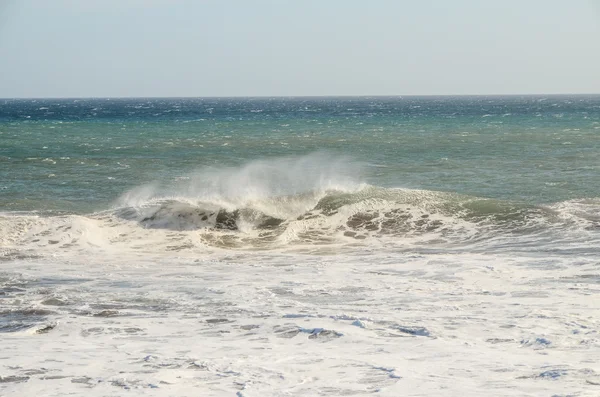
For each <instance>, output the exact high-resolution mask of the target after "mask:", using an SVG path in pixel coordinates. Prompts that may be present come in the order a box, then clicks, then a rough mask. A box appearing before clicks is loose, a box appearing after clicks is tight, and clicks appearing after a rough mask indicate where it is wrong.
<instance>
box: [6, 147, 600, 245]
mask: <svg viewBox="0 0 600 397" xmlns="http://www.w3.org/2000/svg"><path fill="white" fill-rule="evenodd" d="M364 167H365V166H364V165H361V164H357V163H354V162H352V161H350V160H349V159H347V158H335V157H332V156H328V155H327V154H324V153H319V154H314V155H310V156H304V157H299V158H293V157H290V158H283V159H276V160H268V161H267V160H264V161H255V162H251V163H249V164H246V165H244V166H241V167H237V168H235V167H232V168H220V169H217V168H205V169H202V170H199V171H197V172H195V173H192V174H189V175H184V176H179V177H176V178H174V182H172V183H170V184H158V183H155V184H151V185H144V186H140V187H136V188H134V189H132V190H130V191H128V192H126V193H124V194H123V195H122V196H121V197H120V198H119V199H118V200H117V201H116V202H115V205H114V207H113V208H112V209H109V210H105V211H102V212H98V213H94V214H89V215H86V216H80V215H65V216H46V217H44V216H37V215H22V214H8V215H6V214H5V215H4V216H0V247H1V248H3V249H4V253H5V256H11V255H13V254H14V252H19V255H24V254H23V252H26V253H29V254H32V255H34V254H37V253H39V252H40V251H44V250H48V249H49V250H53V252H55V251H56V250H59V251H61V250H62V251H63V252H70V251H72V250H78V251H81V250H82V251H86V250H90V249H101V250H114V249H121V250H133V251H136V252H140V253H143V252H154V251H182V250H202V249H206V248H207V247H218V248H226V249H285V248H290V247H299V246H301V247H305V246H315V245H317V246H321V245H328V244H336V245H341V246H344V245H350V246H356V245H357V244H369V243H375V244H389V245H394V246H401V247H415V246H421V247H422V246H428V247H436V246H437V247H439V246H443V247H444V248H445V249H447V248H448V247H458V246H463V247H464V246H468V247H469V248H470V249H492V248H494V247H496V248H497V247H516V246H518V245H519V244H521V245H524V246H525V245H527V244H530V245H535V244H537V245H540V244H547V245H548V246H550V245H552V244H555V243H556V242H560V241H562V242H568V243H569V244H571V243H574V242H576V243H577V244H579V243H581V242H591V243H593V244H596V245H597V243H598V239H599V234H600V233H599V232H600V199H587V200H571V201H566V202H562V203H557V204H555V205H550V206H532V205H527V204H524V203H518V202H511V201H503V200H496V199H488V198H480V197H473V196H467V195H461V194H458V193H451V192H439V191H429V190H413V189H404V188H385V187H377V186H371V185H367V184H364V183H361V179H362V178H361V174H362V173H363V171H364ZM591 243H590V244H591Z"/></svg>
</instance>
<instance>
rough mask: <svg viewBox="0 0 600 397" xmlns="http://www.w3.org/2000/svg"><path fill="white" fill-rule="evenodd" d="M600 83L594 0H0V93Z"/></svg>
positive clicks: (417, 90)
mask: <svg viewBox="0 0 600 397" xmlns="http://www.w3.org/2000/svg"><path fill="white" fill-rule="evenodd" d="M560 93H563V94H567V93H600V0H568V1H567V0H502V1H500V0H451V1H450V0H410V1H409V0H368V1H367V0H361V1H358V0H0V98H13V97H27V98H32V97H164V96H167V97H183V96H192V97H205V96H321V95H474V94H483V95H493V94H499V95H503V94H560Z"/></svg>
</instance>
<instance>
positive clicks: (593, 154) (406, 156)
mask: <svg viewBox="0 0 600 397" xmlns="http://www.w3.org/2000/svg"><path fill="white" fill-rule="evenodd" d="M314 152H325V153H326V155H327V156H332V157H335V156H343V157H345V158H346V160H347V161H346V163H348V162H350V163H353V164H354V165H358V167H356V168H357V171H356V174H355V176H356V177H357V179H360V181H362V182H365V183H368V184H371V185H375V186H383V187H404V188H412V189H427V190H435V191H447V192H456V193H460V194H467V195H473V196H478V197H487V198H497V199H502V200H516V201H520V202H524V203H531V204H542V203H543V204H549V203H557V202H561V201H565V200H571V199H581V198H596V197H600V183H599V182H600V177H599V161H598V159H599V158H600V97H599V96H549V97H536V96H525V97H409V98H400V97H394V98H366V97H357V98H264V99H263V98H248V99H90V100H77V99H60V100H58V99H56V100H40V99H38V100H4V101H2V102H0V189H1V190H0V209H1V210H3V211H34V210H37V211H58V212H74V213H87V212H92V211H98V210H102V209H106V208H108V207H109V206H111V205H112V203H114V201H115V200H117V199H118V197H119V196H120V195H122V194H123V193H124V192H126V191H128V190H129V189H131V188H133V187H135V186H138V185H141V184H145V183H151V182H156V181H159V182H160V183H163V184H165V183H166V184H168V183H170V181H174V180H176V179H177V178H181V177H185V176H186V175H188V174H189V173H192V172H194V171H196V170H199V169H203V168H205V167H216V168H219V167H231V166H241V165H243V164H245V163H247V162H250V161H253V160H257V159H260V160H265V159H271V158H278V157H285V156H303V155H306V154H310V153H314ZM342 171H343V170H342ZM353 172H354V171H353Z"/></svg>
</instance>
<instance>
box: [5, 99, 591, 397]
mask: <svg viewBox="0 0 600 397" xmlns="http://www.w3.org/2000/svg"><path fill="white" fill-rule="evenodd" d="M599 293H600V96H593V95H588V96H584V95H580V96H575V95H573V96H505V97H500V96H498V97H496V96H473V97H468V96H462V97H450V96H445V97H315V98H308V97H303V98H170V99H157V98H154V99H153V98H148V99H146V98H138V99H118V98H112V99H109V98H105V99H5V100H0V394H1V395H3V396H24V395H44V396H64V395H69V394H70V395H83V394H85V395H88V396H107V395H124V394H127V395H132V394H135V395H151V396H163V395H164V396H192V395H194V396H197V395H201V396H238V397H253V396H341V395H357V396H360V395H370V394H373V393H376V394H378V395H384V396H456V395H460V396H482V395H486V396H548V397H550V396H598V395H600V299H599V296H600V295H599Z"/></svg>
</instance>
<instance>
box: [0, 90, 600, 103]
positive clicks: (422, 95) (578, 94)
mask: <svg viewBox="0 0 600 397" xmlns="http://www.w3.org/2000/svg"><path fill="white" fill-rule="evenodd" d="M535 96H600V92H598V93H542V94H407V95H403V94H391V95H208V96H191V95H190V96H188V95H182V96H89V97H85V96H48V97H42V96H40V97H27V96H22V97H21V96H17V97H0V100H2V101H6V100H48V99H254V98H256V99H260V98H262V99H269V98H288V99H289V98H404V97H406V98H440V97H535Z"/></svg>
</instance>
